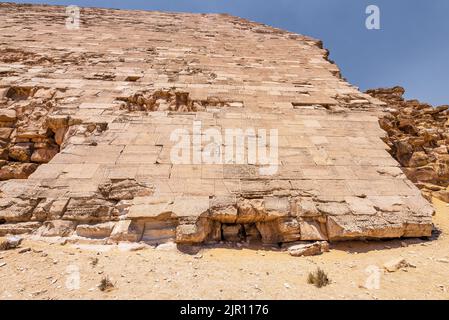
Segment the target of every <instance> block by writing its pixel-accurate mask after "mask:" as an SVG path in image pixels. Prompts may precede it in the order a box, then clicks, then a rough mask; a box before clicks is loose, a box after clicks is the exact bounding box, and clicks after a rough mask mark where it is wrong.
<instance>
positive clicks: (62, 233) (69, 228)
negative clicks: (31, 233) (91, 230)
mask: <svg viewBox="0 0 449 320" xmlns="http://www.w3.org/2000/svg"><path fill="white" fill-rule="evenodd" d="M75 228H76V222H74V221H66V220H53V221H45V222H44V223H43V225H42V227H40V228H39V229H38V230H37V231H36V234H38V235H40V236H42V237H69V236H71V235H72V234H73V232H74V231H75Z"/></svg>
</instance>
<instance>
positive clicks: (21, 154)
mask: <svg viewBox="0 0 449 320" xmlns="http://www.w3.org/2000/svg"><path fill="white" fill-rule="evenodd" d="M31 153H32V145H31V144H26V143H19V144H16V145H15V146H13V147H11V148H9V157H10V158H11V159H14V160H17V161H20V162H30V159H31Z"/></svg>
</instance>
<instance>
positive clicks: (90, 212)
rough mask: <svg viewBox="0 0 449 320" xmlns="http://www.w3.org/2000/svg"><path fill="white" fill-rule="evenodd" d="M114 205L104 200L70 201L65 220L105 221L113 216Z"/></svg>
mask: <svg viewBox="0 0 449 320" xmlns="http://www.w3.org/2000/svg"><path fill="white" fill-rule="evenodd" d="M112 210H113V204H112V203H111V202H108V201H106V200H102V199H90V198H89V199H75V198H72V199H70V201H69V203H68V205H67V209H66V211H65V213H64V215H63V217H62V218H63V219H64V220H73V221H80V222H93V221H105V220H108V219H109V218H110V216H111V213H112Z"/></svg>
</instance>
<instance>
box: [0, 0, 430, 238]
mask: <svg viewBox="0 0 449 320" xmlns="http://www.w3.org/2000/svg"><path fill="white" fill-rule="evenodd" d="M0 13H1V16H2V17H3V19H2V20H1V21H0V30H1V31H0V142H1V149H0V151H1V152H0V154H1V157H0V159H1V160H0V166H1V167H0V179H1V180H2V181H1V182H0V190H1V193H0V236H2V235H6V234H29V235H32V236H36V237H41V238H47V237H67V238H68V239H74V241H78V240H86V239H88V240H92V241H93V240H99V241H104V242H117V241H133V242H138V241H144V242H147V243H151V244H158V243H164V242H168V241H175V242H176V243H178V244H188V245H192V244H195V245H196V244H209V243H217V242H220V241H229V242H241V241H254V242H261V243H264V244H270V245H271V244H282V243H291V242H296V241H317V240H327V241H342V240H354V239H388V238H401V237H428V236H430V235H431V232H432V226H433V225H432V214H433V208H432V206H431V205H430V204H429V203H428V202H427V201H426V200H425V199H424V198H423V197H422V196H421V193H420V191H419V190H418V189H417V188H416V187H415V186H414V185H413V184H412V183H411V182H410V181H409V180H408V179H407V178H406V176H405V175H404V174H403V172H402V171H401V168H400V165H399V164H398V162H397V161H396V160H394V159H393V158H392V157H391V155H390V154H389V152H388V146H387V145H386V144H385V143H384V142H383V140H382V139H383V138H384V137H385V132H384V131H383V130H382V129H381V128H380V127H379V123H378V119H379V116H380V115H381V114H382V113H383V112H384V109H385V108H386V107H388V106H387V105H386V104H385V103H383V102H381V101H379V100H377V99H375V98H373V97H370V96H369V95H367V94H364V93H362V92H360V91H359V90H358V88H356V87H354V86H352V85H351V84H349V83H348V82H347V81H345V79H343V78H342V77H341V74H340V71H339V68H338V67H337V65H335V64H334V63H333V62H332V61H330V60H329V59H328V52H327V50H325V49H323V46H322V43H321V42H320V41H318V40H315V39H312V38H309V37H307V36H303V35H299V34H294V33H291V32H287V31H284V30H279V29H276V28H272V27H270V26H266V25H262V24H258V23H254V22H251V21H247V20H244V19H240V18H237V17H233V16H229V15H224V14H186V13H163V12H147V11H123V10H109V9H94V8H82V9H81V10H80V25H79V28H70V27H68V26H70V23H71V21H70V19H69V20H67V19H68V18H67V12H66V8H65V7H56V6H36V5H15V4H5V3H2V4H0Z"/></svg>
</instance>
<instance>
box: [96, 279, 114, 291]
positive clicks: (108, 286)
mask: <svg viewBox="0 0 449 320" xmlns="http://www.w3.org/2000/svg"><path fill="white" fill-rule="evenodd" d="M113 288H114V284H113V283H112V281H111V280H109V277H108V276H104V277H103V278H102V279H101V281H100V284H99V285H98V289H100V291H109V290H112V289H113Z"/></svg>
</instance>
